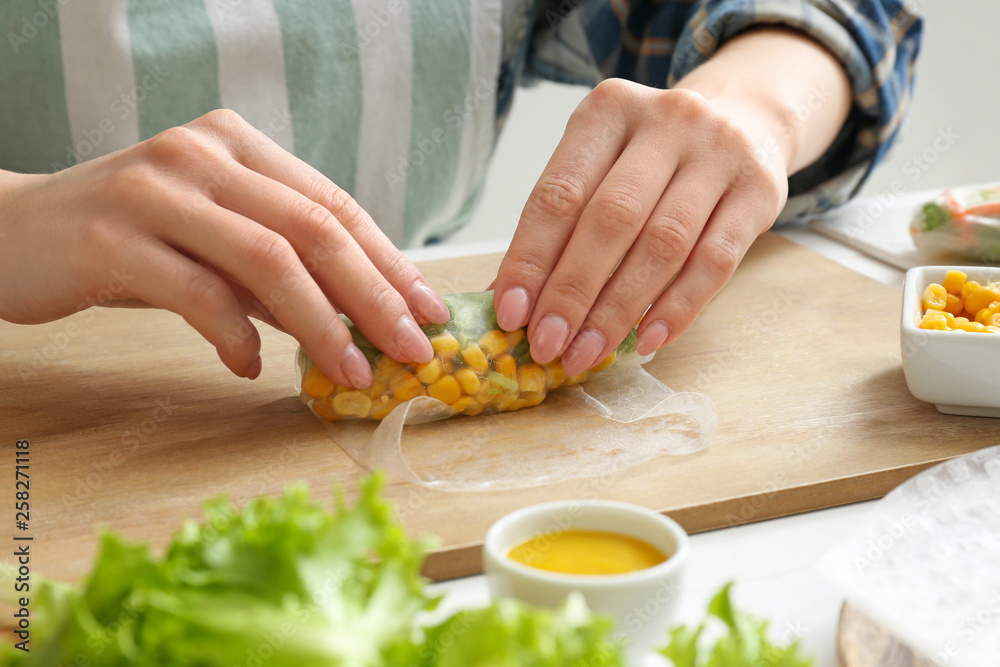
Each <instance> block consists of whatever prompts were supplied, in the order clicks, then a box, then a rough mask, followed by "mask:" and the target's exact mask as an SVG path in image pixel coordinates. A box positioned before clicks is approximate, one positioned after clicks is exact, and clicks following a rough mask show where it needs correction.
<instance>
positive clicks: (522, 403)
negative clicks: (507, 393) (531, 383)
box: [506, 396, 528, 412]
mask: <svg viewBox="0 0 1000 667" xmlns="http://www.w3.org/2000/svg"><path fill="white" fill-rule="evenodd" d="M526 407H528V401H527V400H526V399H524V398H522V397H520V396H519V397H518V398H516V399H515V400H514V401H512V402H511V404H510V405H508V406H507V410H506V411H507V412H516V411H517V410H520V409H521V408H526Z"/></svg>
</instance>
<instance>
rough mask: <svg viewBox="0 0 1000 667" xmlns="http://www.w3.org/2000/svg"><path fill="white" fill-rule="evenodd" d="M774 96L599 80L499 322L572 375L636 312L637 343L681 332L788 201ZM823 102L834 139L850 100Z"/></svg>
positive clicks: (518, 260)
mask: <svg viewBox="0 0 1000 667" xmlns="http://www.w3.org/2000/svg"><path fill="white" fill-rule="evenodd" d="M782 37H784V35H782ZM790 37H791V38H792V39H796V40H800V39H801V40H802V41H805V42H807V45H806V46H807V48H810V49H813V48H814V49H816V50H820V48H819V47H818V46H815V45H814V44H812V43H811V42H808V40H806V39H805V38H800V37H798V36H790ZM720 53H722V52H720ZM822 53H823V56H824V57H828V58H829V60H831V61H833V65H832V67H833V68H837V67H839V65H838V64H837V62H836V61H835V60H833V59H832V56H828V54H826V53H825V52H822ZM730 60H734V62H735V59H730ZM711 62H712V61H710V63H711ZM723 65H724V66H734V65H732V64H727V63H723ZM735 66H739V63H738V62H736V65H735ZM699 72H700V70H695V72H694V73H695V74H698V73H699ZM840 75H841V76H842V77H843V80H844V86H843V87H844V89H845V90H844V95H843V96H844V98H845V99H847V100H849V99H850V95H849V92H850V87H849V85H847V84H846V75H843V73H842V72H841V73H840ZM703 78H704V77H703ZM681 83H684V81H683V80H682V82H681ZM775 108H780V109H781V111H785V110H786V109H785V108H782V107H780V106H776V107H771V108H769V107H768V105H766V104H757V103H755V101H754V100H749V99H741V98H740V97H733V96H727V95H725V94H722V95H718V96H715V95H711V94H709V95H703V94H701V93H700V92H696V91H695V90H692V89H684V88H680V87H675V88H674V89H671V90H658V89H654V88H649V87H646V86H642V85H639V84H635V83H631V82H627V81H624V80H621V79H611V80H608V81H605V82H603V83H601V84H600V85H599V86H597V87H596V88H595V89H594V90H593V92H591V94H590V95H588V97H587V98H586V99H585V100H584V101H583V102H582V103H581V105H580V106H579V107H578V108H577V110H576V111H575V112H574V113H573V115H572V116H571V117H570V120H569V122H568V124H567V127H566V131H565V134H564V135H563V137H562V140H561V141H560V143H559V145H558V147H557V148H556V151H555V153H554V154H553V156H552V158H551V159H550V161H549V163H548V165H547V166H546V168H545V171H544V172H543V174H542V176H541V178H540V179H539V180H538V183H537V185H536V186H535V188H534V190H533V191H532V193H531V196H530V197H529V199H528V202H527V204H526V205H525V207H524V212H523V213H522V215H521V220H520V222H519V224H518V228H517V231H516V233H515V235H514V238H513V241H512V242H511V245H510V248H509V250H508V251H507V254H506V256H505V257H504V260H503V263H502V264H501V266H500V270H499V273H498V275H497V279H496V281H495V283H494V287H495V290H496V296H495V306H496V310H497V322H498V324H499V325H500V327H501V328H503V329H506V330H512V329H515V328H518V327H521V326H525V325H527V327H528V337H529V341H530V343H531V355H532V357H533V358H534V359H535V361H536V362H538V363H548V362H549V361H551V360H553V359H556V358H558V357H560V356H562V365H563V369H564V370H565V371H566V373H567V374H568V375H575V374H578V373H581V372H583V371H585V370H587V369H589V368H591V367H593V366H594V365H596V364H597V363H598V362H600V361H601V360H602V359H603V358H604V357H606V356H607V355H608V354H609V353H610V352H611V351H612V350H614V349H615V347H617V345H618V344H619V343H620V342H621V341H622V340H623V339H624V337H625V336H626V335H627V334H628V332H629V331H630V330H631V329H632V327H633V326H635V324H636V323H637V322H639V320H640V318H641V319H642V323H641V326H640V327H639V342H638V351H639V353H640V354H648V353H650V352H653V351H655V350H657V349H659V348H661V347H662V346H664V345H665V344H666V343H668V342H671V341H673V340H674V339H676V338H677V337H678V336H680V335H681V334H682V333H683V332H684V331H685V330H686V329H687V328H688V327H689V326H690V325H691V323H692V322H693V321H694V319H695V317H696V316H697V315H698V313H699V312H700V311H701V310H702V309H703V308H704V307H705V305H706V304H707V303H708V302H709V300H711V298H712V297H713V296H714V295H715V294H716V293H717V292H718V291H719V290H720V289H721V288H722V287H723V285H725V283H726V282H727V281H728V280H729V278H730V276H731V275H732V274H733V272H734V270H735V269H736V266H737V265H738V264H739V262H740V260H741V259H742V258H743V255H744V254H745V253H746V251H747V249H748V248H749V247H750V245H751V244H752V243H753V241H754V239H756V238H757V236H758V235H759V234H761V233H762V232H763V231H765V230H767V229H768V228H769V227H770V226H771V225H772V224H773V223H774V220H775V219H776V217H777V216H778V213H779V212H780V211H781V209H782V207H783V206H784V204H785V200H786V198H787V196H788V180H787V177H788V174H789V173H790V170H789V165H790V163H791V161H792V158H793V156H794V155H796V154H797V151H798V150H799V149H800V148H801V146H797V145H796V144H795V139H796V135H797V134H798V132H797V131H790V132H787V133H783V134H781V133H779V131H778V130H779V127H778V124H777V123H776V122H775V119H776V118H778V119H780V120H781V121H782V122H784V121H785V120H786V118H784V117H782V116H781V113H780V112H779V113H778V114H774V113H772V112H773V111H774V109H775ZM827 115H830V116H837V117H838V118H839V120H835V121H831V122H830V123H829V124H831V125H834V124H835V127H833V129H832V131H830V132H827V134H829V142H832V140H833V138H834V137H835V136H836V132H837V131H838V130H839V127H840V126H841V125H842V124H843V119H844V118H845V117H846V106H845V107H844V109H843V115H840V114H839V111H838V112H837V113H836V114H827ZM816 116H817V117H819V116H822V114H816ZM813 120H816V119H813ZM794 129H795V130H799V129H803V128H794ZM805 129H808V128H805ZM779 134H780V136H779ZM775 137H777V139H776V138H775ZM829 142H828V143H829ZM819 149H820V152H818V153H816V156H818V155H819V154H821V152H822V150H825V147H824V146H821V147H819ZM813 152H816V151H813ZM813 159H815V158H813ZM647 311H648V312H647Z"/></svg>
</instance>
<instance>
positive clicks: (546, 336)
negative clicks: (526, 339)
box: [531, 313, 569, 364]
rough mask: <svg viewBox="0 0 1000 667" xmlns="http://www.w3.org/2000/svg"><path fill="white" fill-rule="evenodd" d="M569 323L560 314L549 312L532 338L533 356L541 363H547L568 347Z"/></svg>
mask: <svg viewBox="0 0 1000 667" xmlns="http://www.w3.org/2000/svg"><path fill="white" fill-rule="evenodd" d="M567 338H569V325H568V324H566V320H564V319H563V318H561V317H560V316H558V315H556V314H554V313H549V314H548V315H546V316H545V317H543V318H542V321H541V322H539V323H538V327H537V328H536V329H535V335H534V336H532V340H531V358H532V359H534V360H535V362H537V363H539V364H547V363H549V362H550V361H552V360H553V359H555V358H556V357H558V356H559V355H560V354H562V351H563V348H565V347H566V339H567Z"/></svg>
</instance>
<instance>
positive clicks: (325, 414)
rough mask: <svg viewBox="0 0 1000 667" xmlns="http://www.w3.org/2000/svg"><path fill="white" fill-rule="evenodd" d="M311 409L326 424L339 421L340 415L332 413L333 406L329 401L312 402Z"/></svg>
mask: <svg viewBox="0 0 1000 667" xmlns="http://www.w3.org/2000/svg"><path fill="white" fill-rule="evenodd" d="M312 409H313V411H315V412H316V414H318V415H319V416H320V417H322V418H323V419H325V420H327V421H328V422H335V421H337V420H338V419H340V415H338V414H337V413H336V412H334V411H333V405H331V404H330V400H329V399H323V400H318V401H313V402H312Z"/></svg>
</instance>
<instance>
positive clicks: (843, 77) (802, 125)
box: [675, 26, 851, 174]
mask: <svg viewBox="0 0 1000 667" xmlns="http://www.w3.org/2000/svg"><path fill="white" fill-rule="evenodd" d="M675 87H678V88H687V89H690V90H694V91H696V92H698V93H699V94H701V95H702V96H704V97H705V98H706V99H707V100H708V101H709V102H710V103H711V104H712V105H713V106H714V107H716V108H717V109H719V110H720V111H721V112H723V113H725V114H726V115H727V116H729V117H730V118H732V119H733V120H734V121H735V122H737V123H745V124H746V125H747V126H748V127H752V128H754V129H755V134H753V135H751V136H754V137H755V139H756V140H757V141H758V142H759V143H760V149H761V150H763V152H764V153H765V154H766V155H767V157H768V158H773V159H779V160H780V161H781V162H782V164H783V165H784V167H785V169H786V170H787V173H788V174H794V173H795V172H797V171H799V170H800V169H802V168H804V167H806V166H808V165H809V164H812V163H813V162H815V161H816V160H817V159H818V158H819V157H820V156H821V155H823V153H825V152H826V150H827V148H829V146H830V145H831V144H832V143H833V141H834V139H836V137H837V135H838V134H839V132H840V130H841V128H842V127H843V125H844V122H845V120H846V119H847V115H848V111H849V110H850V104H851V85H850V80H849V79H848V77H847V72H846V71H845V70H844V68H843V67H842V66H841V64H840V62H839V61H838V60H837V59H836V58H835V57H834V56H833V55H832V54H831V53H830V52H829V51H827V50H826V49H825V48H824V47H823V46H821V45H820V44H819V43H817V42H815V41H813V40H812V39H811V38H810V37H808V36H806V35H804V34H801V33H799V32H796V31H794V30H791V29H788V28H782V27H777V26H766V27H761V28H757V29H753V30H749V31H747V32H744V33H741V34H740V35H738V36H736V37H734V38H732V39H730V40H728V41H727V42H726V43H725V44H723V46H722V47H721V48H720V49H719V50H718V51H717V52H716V53H715V54H714V55H713V56H712V57H711V58H710V59H709V60H708V62H706V63H704V64H702V65H701V66H700V67H697V68H696V69H694V70H693V71H691V72H689V73H688V74H687V75H686V76H685V77H684V78H682V79H681V80H680V81H678V82H677V85H676V86H675Z"/></svg>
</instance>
